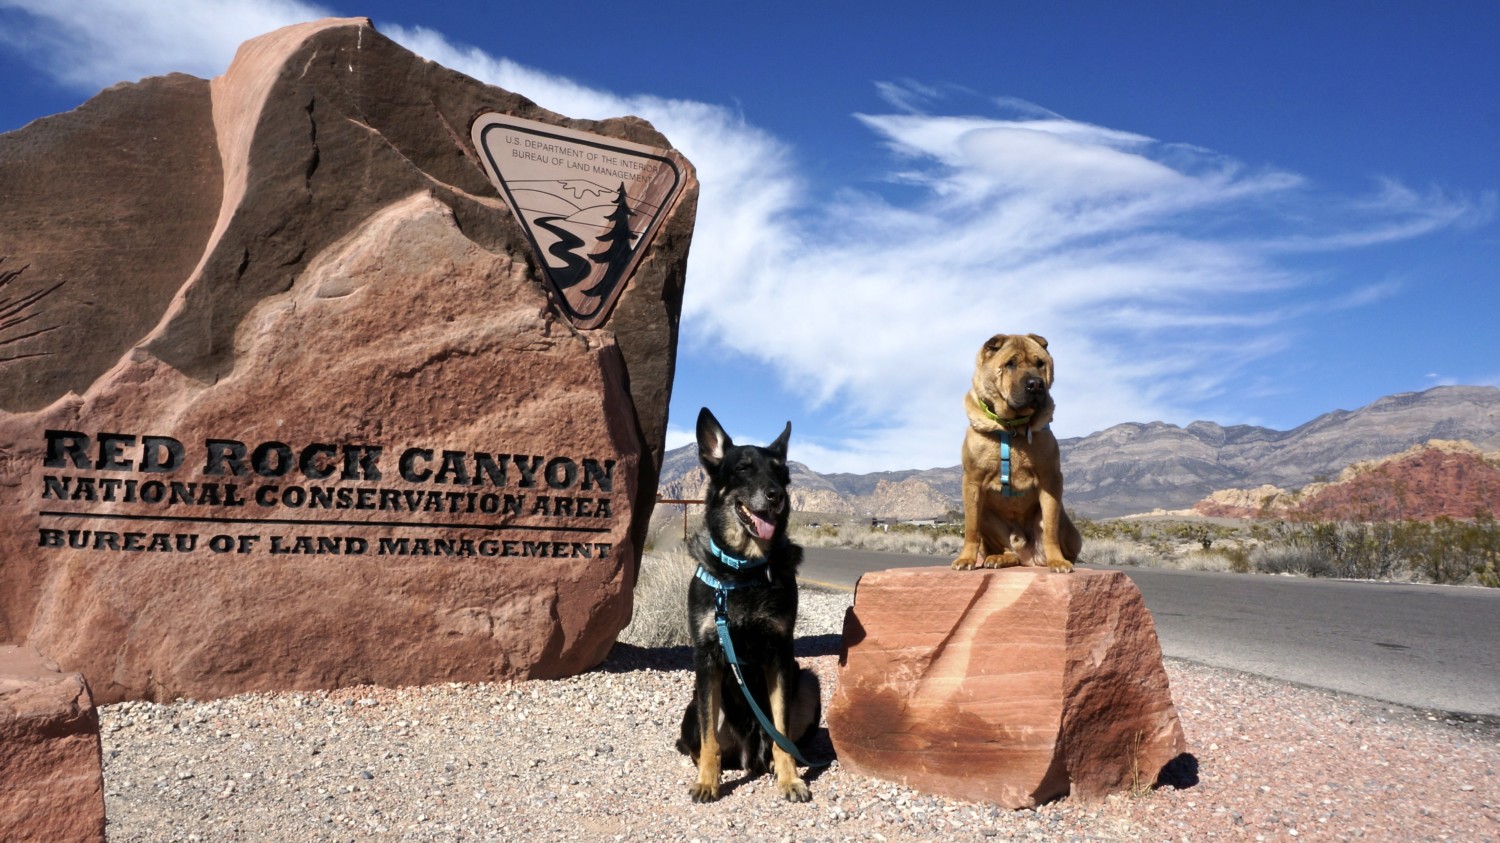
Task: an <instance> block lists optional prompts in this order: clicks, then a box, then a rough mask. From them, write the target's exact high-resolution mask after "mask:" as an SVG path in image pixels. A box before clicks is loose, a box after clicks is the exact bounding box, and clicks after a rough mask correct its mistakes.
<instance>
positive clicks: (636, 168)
mask: <svg viewBox="0 0 1500 843" xmlns="http://www.w3.org/2000/svg"><path fill="white" fill-rule="evenodd" d="M470 131H471V136H472V138H473V141H474V148H475V149H476V150H478V152H479V157H480V159H481V160H482V161H483V162H484V168H485V171H486V172H487V173H488V174H489V177H490V181H492V182H494V184H495V188H496V189H497V190H499V191H500V196H501V197H502V198H504V199H505V203H506V204H507V205H509V206H510V209H511V212H512V213H514V214H515V215H516V219H518V220H520V222H521V228H522V229H523V230H524V231H525V232H526V237H527V239H528V240H530V241H531V247H532V249H534V250H535V251H536V256H537V260H538V262H539V263H540V264H541V266H542V268H543V272H544V274H545V275H546V276H547V282H548V283H549V284H550V285H551V287H552V289H553V291H554V292H555V293H556V300H557V303H558V306H559V308H560V309H561V310H562V311H563V315H564V316H566V317H567V318H568V321H570V322H572V323H573V324H574V325H576V326H577V327H579V328H597V327H599V325H601V324H603V323H604V320H605V319H607V318H608V317H609V312H610V309H611V308H612V307H614V304H615V300H616V299H618V298H619V296H620V292H621V291H622V290H624V288H625V282H626V281H628V280H629V279H630V276H631V274H632V273H633V272H634V271H635V267H636V264H637V263H638V262H639V261H640V257H641V255H642V254H644V253H645V251H646V244H648V243H649V242H651V238H652V237H653V236H655V234H656V230H657V226H658V224H659V223H660V222H661V220H662V217H664V216H665V215H666V213H667V211H668V210H670V209H671V207H672V203H673V202H674V201H676V199H677V195H678V193H680V192H681V190H682V184H683V170H684V167H683V166H682V165H683V163H684V162H683V160H682V158H681V157H680V156H679V155H678V154H677V153H676V152H675V151H673V150H668V149H658V148H656V147H651V146H644V145H642V144H638V143H630V142H629V141H622V140H616V139H614V138H606V137H603V136H601V135H593V134H589V133H587V132H580V131H576V130H573V129H565V128H562V127H560V126H554V125H552V124H550V123H539V122H537V121H535V120H523V119H521V118H519V117H511V116H508V115H505V114H485V115H481V116H480V117H479V119H477V120H475V121H474V126H473V128H472V129H471V130H470Z"/></svg>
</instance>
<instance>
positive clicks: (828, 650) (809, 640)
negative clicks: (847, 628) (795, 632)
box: [793, 635, 844, 659]
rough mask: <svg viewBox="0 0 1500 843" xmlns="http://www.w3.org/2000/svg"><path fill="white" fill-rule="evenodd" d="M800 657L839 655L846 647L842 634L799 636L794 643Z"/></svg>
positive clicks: (811, 657)
mask: <svg viewBox="0 0 1500 843" xmlns="http://www.w3.org/2000/svg"><path fill="white" fill-rule="evenodd" d="M793 647H794V649H795V650H796V652H797V656H798V657H799V658H804V659H813V658H817V657H818V656H837V655H839V654H840V653H841V652H843V649H844V636H842V635H808V636H804V637H802V638H798V639H797V640H796V642H794V644H793Z"/></svg>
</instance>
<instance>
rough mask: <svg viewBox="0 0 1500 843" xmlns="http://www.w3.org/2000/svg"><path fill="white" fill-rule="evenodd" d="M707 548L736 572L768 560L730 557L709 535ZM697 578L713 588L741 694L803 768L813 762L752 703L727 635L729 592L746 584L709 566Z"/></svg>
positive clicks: (721, 640) (726, 652)
mask: <svg viewBox="0 0 1500 843" xmlns="http://www.w3.org/2000/svg"><path fill="white" fill-rule="evenodd" d="M708 550H709V552H710V553H712V554H713V555H714V556H715V557H717V558H718V559H719V561H721V562H723V563H724V564H725V565H728V566H729V567H730V568H733V569H734V570H736V571H744V570H749V569H751V568H758V567H760V566H761V565H764V564H766V562H767V560H766V559H764V558H762V559H758V560H750V559H740V558H738V557H735V556H730V555H729V554H727V553H725V552H724V551H723V550H720V549H719V546H718V545H716V544H714V540H713V539H712V538H709V540H708ZM697 577H698V579H699V580H701V581H702V582H703V584H704V585H707V586H708V587H709V588H711V589H713V590H714V627H715V628H717V629H718V630H719V646H721V647H723V648H724V659H725V661H727V662H729V667H730V669H731V670H733V671H734V679H735V681H736V682H738V683H739V685H740V693H742V694H744V695H745V702H747V703H749V704H750V711H751V712H753V713H754V714H755V719H756V720H758V721H760V727H761V728H762V729H764V730H766V734H768V735H770V736H771V740H773V741H775V742H776V745H777V746H779V747H781V748H782V749H783V750H785V751H786V754H787V755H790V756H792V759H793V760H795V761H796V762H797V763H798V764H801V765H802V766H804V767H811V766H812V764H811V763H810V762H809V761H808V760H807V759H806V758H803V757H802V753H800V752H798V751H797V745H796V744H795V743H792V741H791V739H789V738H788V737H787V736H786V735H783V734H782V733H781V732H779V731H777V730H776V726H775V725H774V724H772V723H771V718H769V717H767V716H766V713H765V712H764V711H761V709H760V705H759V704H757V703H756V702H755V695H753V694H751V693H750V688H749V686H747V685H746V684H745V675H744V673H742V672H741V671H740V665H741V663H740V659H739V656H736V655H735V653H734V642H733V641H731V640H730V638H729V592H731V591H734V590H736V589H740V588H744V587H745V586H746V585H748V584H749V583H743V582H737V583H727V582H724V581H723V580H721V579H719V578H718V577H716V576H714V575H713V574H710V573H709V572H708V569H706V568H704V567H703V566H702V565H699V566H698V573H697ZM770 578H771V570H770V569H769V568H767V569H766V579H767V581H769V580H770Z"/></svg>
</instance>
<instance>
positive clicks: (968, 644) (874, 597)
mask: <svg viewBox="0 0 1500 843" xmlns="http://www.w3.org/2000/svg"><path fill="white" fill-rule="evenodd" d="M828 731H829V734H830V736H831V737H832V739H833V745H834V748H835V750H836V751H837V752H838V757H839V763H840V764H842V765H846V766H848V767H849V768H851V769H853V770H855V771H857V772H860V773H863V774H865V775H871V776H876V777H879V778H883V779H887V780H890V781H895V782H899V783H902V784H904V785H907V786H909V787H914V788H917V789H919V790H923V791H927V792H931V793H937V794H941V795H945V796H952V797H957V798H960V799H970V800H976V801H989V802H996V803H999V804H1001V805H1004V806H1007V807H1011V808H1022V807H1028V806H1032V805H1036V804H1038V803H1040V802H1045V801H1047V800H1050V799H1054V798H1057V797H1060V796H1063V795H1067V794H1071V795H1072V796H1074V797H1075V798H1082V799H1097V798H1101V797H1103V796H1105V795H1107V794H1109V793H1112V792H1115V791H1119V790H1125V789H1129V788H1133V787H1147V786H1151V785H1153V784H1155V783H1156V782H1157V781H1158V777H1159V776H1160V775H1161V774H1162V772H1163V770H1164V769H1165V768H1166V767H1167V765H1168V764H1169V763H1171V762H1173V761H1174V760H1176V759H1178V758H1179V757H1180V756H1183V754H1184V752H1185V750H1186V748H1187V747H1186V739H1185V738H1184V736H1183V732H1182V726H1181V724H1180V723H1179V721H1178V719H1177V710H1176V708H1175V706H1174V705H1173V704H1172V697H1171V692H1170V689H1169V687H1168V682H1167V676H1166V672H1165V671H1164V670H1163V669H1162V664H1161V648H1160V645H1159V644H1158V643H1157V640H1156V628H1155V625H1154V623H1153V622H1152V620H1151V615H1150V613H1149V612H1148V611H1147V610H1146V606H1145V603H1144V602H1143V601H1142V599H1141V596H1140V592H1139V591H1138V590H1137V589H1136V587H1135V584H1134V583H1132V582H1131V581H1130V579H1129V578H1128V577H1126V576H1125V575H1124V574H1122V573H1120V572H1118V571H1095V570H1085V569H1079V570H1077V571H1075V572H1074V573H1072V574H1069V575H1059V574H1052V573H1050V572H1048V571H1046V570H1044V569H1042V570H1038V569H1029V568H1025V569H1008V570H997V571H953V570H950V569H946V568H902V569H895V570H889V571H880V572H876V573H871V574H866V575H865V576H864V577H862V578H861V579H860V581H859V585H858V587H857V588H856V590H855V599H854V605H853V607H851V608H850V609H849V613H848V615H847V616H846V618H845V621H844V654H843V657H842V659H841V660H840V666H839V683H838V688H837V689H836V690H835V692H834V696H833V702H832V705H831V706H830V708H829V711H828Z"/></svg>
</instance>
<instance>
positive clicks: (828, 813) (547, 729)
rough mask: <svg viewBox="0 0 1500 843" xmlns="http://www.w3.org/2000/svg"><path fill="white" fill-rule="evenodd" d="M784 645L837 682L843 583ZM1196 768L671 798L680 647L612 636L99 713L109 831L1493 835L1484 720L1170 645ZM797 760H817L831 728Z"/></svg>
mask: <svg viewBox="0 0 1500 843" xmlns="http://www.w3.org/2000/svg"><path fill="white" fill-rule="evenodd" d="M802 604H803V609H802V619H801V622H800V623H799V632H800V633H801V635H802V638H801V639H800V640H799V655H800V656H801V657H803V661H804V664H806V665H808V666H811V667H812V668H813V669H815V670H817V671H818V673H819V674H820V675H821V677H822V679H823V686H824V687H823V690H824V694H825V703H826V697H827V696H828V695H829V694H831V692H832V690H833V687H834V683H835V681H836V671H837V668H838V633H839V630H840V629H841V624H842V616H843V610H844V608H845V607H847V606H848V604H849V595H848V594H843V593H824V592H817V591H811V590H804V594H803V600H802ZM1167 672H1168V674H1169V676H1170V678H1171V681H1172V695H1173V699H1174V700H1175V701H1176V703H1177V707H1178V713H1179V715H1180V716H1181V718H1182V722H1183V727H1184V729H1185V730H1186V732H1187V737H1188V742H1189V744H1190V750H1191V752H1192V753H1193V754H1194V755H1195V756H1196V757H1197V759H1198V761H1199V765H1200V766H1199V781H1198V783H1197V784H1196V785H1194V786H1192V787H1188V788H1185V789H1182V790H1172V789H1164V790H1157V791H1154V792H1151V793H1147V794H1135V795H1130V794H1121V795H1116V796H1114V797H1111V798H1110V799H1108V800H1105V801H1103V802H1097V803H1092V804H1080V803H1077V802H1075V801H1073V800H1071V799H1063V800H1060V801H1058V802H1054V803H1051V804H1048V805H1044V806H1041V807H1040V808H1038V809H1036V810H1025V811H1007V810H1002V809H999V808H997V807H995V806H992V805H985V804H976V803H969V802H961V801H956V800H952V799H945V798H940V797H934V796H927V795H924V794H921V793H918V792H916V791H913V790H910V789H908V788H904V787H899V786H897V785H894V784H890V783H888V782H882V781H878V780H875V779H869V778H865V777H862V776H858V775H855V774H853V773H850V772H848V771H846V770H843V769H841V768H840V767H839V765H838V763H837V762H835V763H834V764H833V765H832V766H831V767H828V768H826V769H824V770H822V771H820V772H817V773H814V774H813V775H812V776H810V777H809V782H808V784H809V786H810V787H811V789H812V793H813V801H812V802H809V803H805V804H791V803H787V802H784V801H782V800H781V799H780V798H779V796H778V795H777V793H776V790H775V787H774V785H773V784H772V782H771V779H770V778H769V777H765V776H762V777H759V778H756V779H752V780H745V779H743V778H736V776H738V775H739V774H738V773H737V772H735V771H730V773H729V774H728V775H727V776H726V781H727V787H726V788H725V789H726V791H727V792H726V794H725V795H724V796H723V797H722V798H721V799H720V800H719V801H718V802H716V803H713V804H709V805H695V804H693V803H692V802H691V801H690V800H689V798H688V793H687V791H688V785H689V784H690V783H691V782H692V780H693V776H694V771H693V768H692V765H691V763H690V762H689V761H688V760H687V759H686V758H684V757H683V756H681V755H678V754H677V752H676V750H675V749H673V741H674V740H675V739H676V734H677V725H678V720H679V718H680V716H681V711H682V707H683V705H684V704H685V703H686V702H687V699H688V697H689V695H690V694H691V687H692V677H691V667H690V657H689V655H688V654H687V652H686V650H685V649H681V648H677V649H658V650H644V649H641V648H636V647H628V646H623V645H622V646H617V647H616V649H615V651H614V652H613V653H612V654H611V656H610V658H609V659H608V660H607V661H606V662H605V663H604V665H602V666H601V667H600V668H599V669H597V670H595V671H593V672H590V673H588V674H586V675H583V676H578V677H574V678H571V679H565V680H558V681H550V682H525V683H515V684H477V685H461V684H449V685H434V686H429V687H423V688H405V689H385V688H372V687H366V688H351V689H345V690H341V691H334V692H327V693H325V692H309V693H284V694H251V695H247V696H240V697H232V698H228V699H222V700H215V701H212V702H188V701H185V702H178V703H174V704H172V705H156V704H150V703H121V704H118V705H111V706H105V707H104V708H103V709H102V710H101V715H102V727H103V742H104V786H105V802H106V807H107V811H108V816H109V824H108V837H109V840H110V841H111V843H125V841H289V842H290V841H295V843H302V842H303V841H478V840H526V841H532V840H557V841H594V840H599V841H616V840H619V841H631V840H683V841H709V840H715V841H717V840H725V841H755V840H769V841H786V840H802V841H811V840H830V841H832V840H873V841H917V840H933V841H938V840H941V841H968V840H974V841H1115V840H1125V841H1178V840H1182V841H1199V840H1245V841H1268V840H1304V839H1307V840H1368V841H1425V840H1433V841H1437V840H1448V841H1463V843H1471V842H1472V843H1481V842H1482V841H1500V785H1497V781H1500V779H1497V774H1496V771H1497V769H1500V728H1497V726H1496V725H1495V724H1492V723H1469V722H1460V721H1456V720H1453V719H1446V718H1444V717H1442V716H1441V715H1437V714H1432V713H1426V712H1416V711H1411V710H1408V709H1401V708H1396V707H1393V706H1388V705H1384V704H1380V703H1376V702H1372V701H1369V700H1365V699H1359V698H1354V697H1348V696H1341V695H1336V694H1332V693H1327V692H1323V691H1318V690H1312V689H1307V688H1300V687H1294V686H1289V685H1287V684H1285V683H1280V682H1275V681H1271V680H1267V679H1263V678H1259V677H1255V676H1248V675H1244V674H1237V673H1231V672H1227V671H1223V670H1217V669H1213V668H1208V667H1203V666H1201V665H1195V664H1190V663H1187V662H1178V661H1175V660H1169V661H1168V662H1167ZM812 755H813V757H814V758H815V759H816V758H828V757H831V756H832V747H831V746H830V745H829V744H828V743H827V738H826V732H825V733H824V737H823V738H822V743H821V744H820V745H818V746H815V747H814V750H813V754H812Z"/></svg>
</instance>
